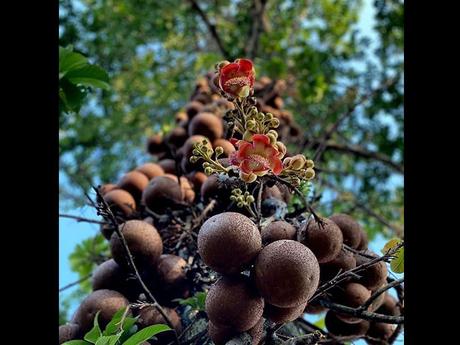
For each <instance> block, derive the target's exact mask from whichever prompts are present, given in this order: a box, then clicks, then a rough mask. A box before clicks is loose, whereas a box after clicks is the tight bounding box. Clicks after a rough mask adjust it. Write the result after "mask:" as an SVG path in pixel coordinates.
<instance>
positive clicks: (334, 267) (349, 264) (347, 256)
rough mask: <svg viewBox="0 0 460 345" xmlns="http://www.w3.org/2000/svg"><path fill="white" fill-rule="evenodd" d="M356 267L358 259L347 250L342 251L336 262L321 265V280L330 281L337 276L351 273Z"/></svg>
mask: <svg viewBox="0 0 460 345" xmlns="http://www.w3.org/2000/svg"><path fill="white" fill-rule="evenodd" d="M355 267H356V258H355V256H354V255H353V253H351V252H349V251H347V250H343V249H342V250H341V251H340V253H339V255H337V257H336V258H335V259H334V260H331V261H329V262H326V263H324V264H321V265H320V268H321V280H322V281H328V280H330V279H332V278H334V277H335V276H336V275H338V274H339V272H340V273H343V272H345V271H349V270H351V269H353V268H355Z"/></svg>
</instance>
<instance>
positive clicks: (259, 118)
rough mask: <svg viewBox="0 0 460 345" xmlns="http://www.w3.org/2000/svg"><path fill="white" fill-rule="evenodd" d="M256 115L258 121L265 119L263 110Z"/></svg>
mask: <svg viewBox="0 0 460 345" xmlns="http://www.w3.org/2000/svg"><path fill="white" fill-rule="evenodd" d="M255 117H256V120H257V121H263V120H264V119H265V115H264V113H262V112H260V113H257V115H256V116H255Z"/></svg>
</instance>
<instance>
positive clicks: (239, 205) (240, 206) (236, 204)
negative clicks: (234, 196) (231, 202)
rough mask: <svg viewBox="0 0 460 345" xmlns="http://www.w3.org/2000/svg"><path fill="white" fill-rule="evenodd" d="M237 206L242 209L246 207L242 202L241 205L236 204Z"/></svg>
mask: <svg viewBox="0 0 460 345" xmlns="http://www.w3.org/2000/svg"><path fill="white" fill-rule="evenodd" d="M236 206H238V207H239V208H241V207H243V206H244V204H243V203H242V202H239V203H237V204H236Z"/></svg>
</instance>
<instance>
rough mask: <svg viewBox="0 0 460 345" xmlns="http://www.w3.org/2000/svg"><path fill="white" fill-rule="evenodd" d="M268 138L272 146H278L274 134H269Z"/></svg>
mask: <svg viewBox="0 0 460 345" xmlns="http://www.w3.org/2000/svg"><path fill="white" fill-rule="evenodd" d="M267 137H268V138H269V139H270V145H275V144H276V137H275V136H274V135H273V134H272V133H268V134H267Z"/></svg>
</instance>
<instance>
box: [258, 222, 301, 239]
mask: <svg viewBox="0 0 460 345" xmlns="http://www.w3.org/2000/svg"><path fill="white" fill-rule="evenodd" d="M296 234H297V231H296V228H294V226H292V225H291V224H289V223H288V222H285V221H283V220H278V221H275V222H272V223H270V224H268V225H267V226H266V227H264V228H263V229H262V232H261V235H262V243H263V244H264V245H267V244H269V243H272V242H275V241H279V240H295V238H296Z"/></svg>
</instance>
